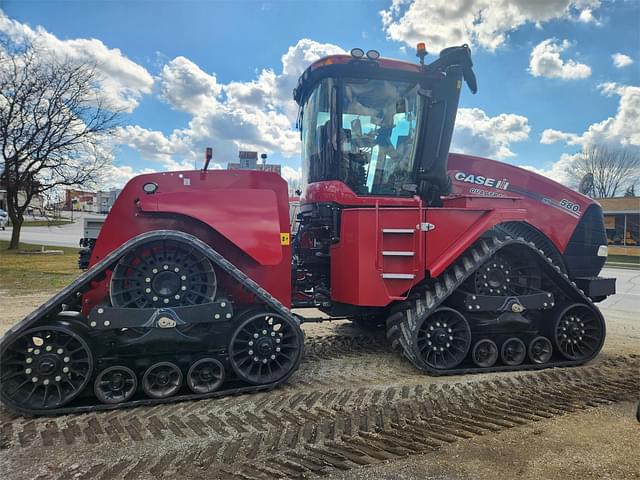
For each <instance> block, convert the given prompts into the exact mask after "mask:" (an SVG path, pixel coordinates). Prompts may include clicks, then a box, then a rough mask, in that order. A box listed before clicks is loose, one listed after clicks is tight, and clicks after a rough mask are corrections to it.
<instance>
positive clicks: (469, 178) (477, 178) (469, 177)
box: [453, 172, 509, 190]
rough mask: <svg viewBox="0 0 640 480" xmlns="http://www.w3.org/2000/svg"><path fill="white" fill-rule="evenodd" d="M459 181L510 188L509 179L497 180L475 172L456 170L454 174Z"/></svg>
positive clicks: (503, 188)
mask: <svg viewBox="0 0 640 480" xmlns="http://www.w3.org/2000/svg"><path fill="white" fill-rule="evenodd" d="M453 178H455V179H456V180H458V181H459V182H466V183H473V184H475V185H484V186H485V187H491V188H500V189H502V190H506V189H507V188H509V180H507V179H506V178H503V179H502V180H497V179H495V178H491V177H485V176H483V175H475V174H473V173H464V172H456V174H455V175H454V176H453Z"/></svg>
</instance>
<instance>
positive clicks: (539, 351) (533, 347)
mask: <svg viewBox="0 0 640 480" xmlns="http://www.w3.org/2000/svg"><path fill="white" fill-rule="evenodd" d="M551 355H553V345H551V340H549V339H548V338H547V337H536V338H534V339H533V340H531V343H529V358H530V359H531V361H532V362H533V363H537V364H538V365H541V364H543V363H547V362H548V361H549V360H551Z"/></svg>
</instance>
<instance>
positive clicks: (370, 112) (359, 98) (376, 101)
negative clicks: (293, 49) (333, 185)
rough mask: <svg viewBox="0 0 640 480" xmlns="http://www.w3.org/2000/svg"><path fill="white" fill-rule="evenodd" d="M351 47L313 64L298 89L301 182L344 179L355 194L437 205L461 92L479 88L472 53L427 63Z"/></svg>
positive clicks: (445, 54)
mask: <svg viewBox="0 0 640 480" xmlns="http://www.w3.org/2000/svg"><path fill="white" fill-rule="evenodd" d="M425 55H426V50H425V49H424V44H419V46H418V53H417V56H418V57H420V60H421V61H420V64H412V63H408V62H401V61H397V60H390V59H382V58H379V54H378V53H377V52H375V51H373V50H371V51H369V52H367V54H366V55H365V54H364V52H363V51H362V50H360V49H353V50H352V51H351V55H333V56H330V57H326V58H324V59H321V60H319V61H317V62H315V63H314V64H312V65H311V66H310V67H309V68H308V69H307V70H306V71H305V72H304V73H303V75H302V76H301V78H300V80H299V82H298V86H297V88H296V89H295V91H294V99H295V100H296V102H297V103H298V105H299V106H300V111H299V118H298V126H299V128H300V132H301V139H302V163H303V167H302V171H303V183H304V184H305V186H306V185H308V184H312V183H316V182H326V181H339V182H342V183H343V184H344V185H346V186H347V187H348V188H349V189H350V190H351V191H352V192H353V193H355V194H356V195H357V196H385V197H388V196H392V197H412V196H414V195H416V194H418V195H420V196H421V197H422V198H423V199H424V200H425V201H428V202H431V201H434V200H435V199H438V198H439V196H440V195H442V194H445V193H447V192H448V188H449V181H448V178H447V173H446V160H447V155H448V153H449V146H450V143H451V134H452V131H453V125H454V122H455V116H456V111H457V108H458V100H459V97H460V87H461V85H462V79H463V78H464V79H465V80H466V81H467V83H468V84H469V86H470V88H471V90H472V91H474V92H475V90H476V82H475V76H474V74H473V71H472V69H471V67H472V63H471V57H470V50H469V48H468V47H467V46H466V45H464V46H461V47H452V48H448V49H445V50H443V51H442V52H441V53H440V57H439V58H438V59H437V60H436V61H434V62H433V63H431V64H429V65H424V56H425Z"/></svg>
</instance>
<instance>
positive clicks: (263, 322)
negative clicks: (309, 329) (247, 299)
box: [229, 311, 304, 385]
mask: <svg viewBox="0 0 640 480" xmlns="http://www.w3.org/2000/svg"><path fill="white" fill-rule="evenodd" d="M303 345H304V340H303V336H302V330H301V329H300V327H299V326H298V325H297V324H296V323H294V322H293V321H291V320H289V319H288V318H285V317H283V316H281V315H279V314H277V313H271V312H264V311H261V312H260V311H259V312H256V311H252V312H250V313H249V314H248V315H246V316H245V317H244V320H242V321H241V323H240V324H239V325H238V327H237V328H236V331H235V332H234V334H233V336H232V337H231V342H230V344H229V361H230V363H231V367H232V368H233V370H234V372H235V373H236V375H237V376H238V377H239V378H240V379H241V380H243V381H245V382H247V383H251V384H253V385H262V384H268V383H273V382H277V381H280V380H282V379H284V378H286V377H287V376H289V375H290V374H291V373H293V371H294V370H295V369H296V368H297V366H298V363H299V362H300V359H301V357H302V351H303Z"/></svg>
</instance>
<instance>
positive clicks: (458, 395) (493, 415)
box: [44, 358, 638, 479]
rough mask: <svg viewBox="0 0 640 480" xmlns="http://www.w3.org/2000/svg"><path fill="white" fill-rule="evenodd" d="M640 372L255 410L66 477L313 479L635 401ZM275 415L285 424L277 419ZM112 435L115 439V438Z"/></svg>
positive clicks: (539, 376) (596, 372) (575, 374)
mask: <svg viewBox="0 0 640 480" xmlns="http://www.w3.org/2000/svg"><path fill="white" fill-rule="evenodd" d="M637 368H638V361H637V359H628V358H626V359H623V361H619V362H611V363H610V364H608V365H601V366H597V367H584V370H580V371H579V370H576V369H567V370H562V371H558V372H555V374H553V375H552V374H551V373H550V372H538V373H535V374H532V375H529V376H519V377H512V378H511V379H510V380H509V381H503V380H501V381H496V380H483V381H479V382H472V383H469V384H467V385H463V386H454V387H452V388H451V387H450V388H448V389H444V388H435V389H434V388H431V389H428V390H427V391H424V390H420V393H419V394H418V393H417V391H416V396H413V395H410V396H409V397H405V396H404V395H398V396H389V395H386V394H385V395H382V396H381V397H376V398H378V400H377V401H376V402H374V403H373V404H370V403H368V402H364V403H363V402H361V401H357V402H353V403H352V404H350V406H349V407H348V408H345V407H344V406H338V405H336V406H335V407H331V406H329V405H323V404H322V402H318V404H317V405H315V406H314V407H312V408H310V407H308V406H306V405H304V404H300V405H298V407H297V408H295V409H293V410H292V409H291V408H290V407H285V406H284V405H283V408H282V409H281V410H277V411H273V410H272V409H267V410H264V413H263V412H262V411H255V412H254V415H256V416H257V417H256V419H255V420H254V421H258V419H259V418H261V417H262V416H263V415H266V414H267V413H269V415H268V417H269V418H271V420H270V421H268V422H264V423H262V424H258V425H256V426H255V427H254V426H253V424H252V422H250V421H248V420H249V419H250V418H251V417H250V416H246V417H244V418H245V420H244V421H243V423H242V426H243V427H244V429H243V430H242V431H240V430H238V431H237V433H236V434H235V435H233V436H232V437H229V438H227V437H223V438H219V439H218V438H215V439H211V440H210V441H209V440H205V441H204V442H203V438H202V430H200V433H199V434H197V433H196V432H193V433H192V435H194V438H198V439H199V441H198V444H195V445H190V446H189V445H185V446H184V448H183V447H182V446H181V444H182V441H181V442H180V444H176V446H175V447H173V448H172V449H170V450H169V451H168V452H165V453H163V454H162V455H161V456H157V455H151V454H147V455H146V456H144V455H143V456H142V457H140V456H134V455H124V456H123V457H121V458H119V459H118V461H117V464H116V463H110V462H109V461H107V462H104V461H103V462H99V463H98V462H96V463H91V462H89V463H88V464H87V465H83V466H82V467H80V468H78V466H77V465H74V466H71V465H66V466H65V465H61V466H60V469H59V472H58V473H60V474H66V473H67V472H70V473H72V474H86V473H87V472H90V471H91V472H92V473H94V474H95V475H96V478H97V476H98V475H100V474H102V475H107V473H108V472H112V473H113V475H112V476H106V477H105V478H113V479H124V478H138V477H140V478H146V476H151V477H154V476H155V477H158V476H162V475H168V476H176V477H191V476H195V477H197V478H200V477H210V476H211V475H214V474H215V475H220V474H222V473H224V474H225V475H226V477H225V478H227V477H228V478H247V476H249V477H250V478H253V477H257V478H262V476H261V475H260V472H263V473H266V472H269V474H268V475H267V476H269V475H271V476H272V477H287V478H288V477H293V478H307V477H308V476H310V475H312V474H320V473H321V474H327V473H331V472H333V471H337V470H348V469H351V468H357V467H358V466H362V465H368V464H373V463H378V462H382V461H387V460H393V459H396V458H401V457H404V456H406V455H414V454H419V453H427V452H429V451H434V450H437V449H439V448H442V447H443V446H445V445H447V444H450V443H454V442H456V441H458V440H459V439H466V438H472V437H474V436H477V435H483V434H486V433H497V432H500V431H502V430H505V429H508V428H511V427H513V426H518V425H525V424H529V423H532V422H538V421H543V420H545V419H550V418H554V417H557V416H560V415H565V414H567V413H572V412H579V411H582V410H584V409H588V408H591V407H595V406H599V405H607V404H610V403H612V402H619V401H628V400H631V399H634V398H635V397H634V395H635V392H636V390H635V389H636V387H637V381H636V380H635V378H634V369H637ZM166 407H169V406H166ZM166 407H163V408H166ZM316 408H319V410H316ZM320 412H322V413H321V414H320ZM236 418H238V419H239V418H240V417H236ZM276 418H277V419H279V421H278V422H277V423H276V424H272V422H275V420H276ZM162 423H164V427H163V430H162V431H163V432H164V435H168V434H169V435H170V434H171V432H172V431H175V432H174V434H175V435H178V433H179V434H180V435H179V436H177V437H176V438H181V439H182V438H184V435H185V434H187V433H188V429H189V425H196V424H197V423H195V422H194V421H188V422H179V423H174V424H173V425H171V428H169V425H168V423H169V422H168V420H165V421H163V422H162ZM142 424H145V422H144V420H142ZM156 425H161V424H158V423H156ZM237 427H238V428H240V425H237ZM258 427H261V428H258ZM76 431H78V432H79V430H76ZM126 431H127V429H123V430H122V432H123V433H124V432H126ZM103 436H104V441H105V442H110V440H109V438H108V437H107V436H106V434H103ZM137 440H138V441H142V440H143V439H142V438H139V439H137ZM181 449H183V450H181ZM230 451H232V452H234V453H233V454H232V455H231V454H229V452H230ZM180 452H182V453H180ZM187 452H188V454H187ZM194 460H195V461H194ZM116 465H118V468H117V469H116ZM74 469H75V470H74ZM71 476H73V475H71ZM44 478H47V477H44Z"/></svg>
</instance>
